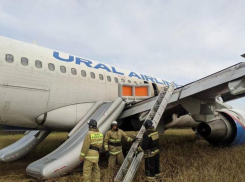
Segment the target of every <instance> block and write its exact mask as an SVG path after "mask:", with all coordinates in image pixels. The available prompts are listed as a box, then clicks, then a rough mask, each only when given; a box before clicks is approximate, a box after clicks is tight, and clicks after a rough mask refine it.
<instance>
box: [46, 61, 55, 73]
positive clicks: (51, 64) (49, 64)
mask: <svg viewBox="0 0 245 182" xmlns="http://www.w3.org/2000/svg"><path fill="white" fill-rule="evenodd" d="M48 69H49V70H50V71H54V69H55V67H54V64H53V63H48Z"/></svg>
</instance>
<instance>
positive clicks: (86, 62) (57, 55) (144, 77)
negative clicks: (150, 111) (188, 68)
mask: <svg viewBox="0 0 245 182" xmlns="http://www.w3.org/2000/svg"><path fill="white" fill-rule="evenodd" d="M53 57H54V58H56V59H58V60H60V61H65V62H73V61H74V59H75V60H76V61H75V63H76V64H77V65H80V64H81V63H83V64H84V65H85V66H87V67H89V68H94V69H104V70H106V71H107V72H113V73H115V74H119V75H125V74H124V73H123V72H119V71H117V70H116V68H115V67H113V66H111V68H109V67H108V66H106V65H104V64H102V63H98V64H97V65H95V66H93V62H92V61H89V60H86V59H83V58H79V57H74V56H72V55H69V58H61V57H60V53H59V52H57V51H54V52H53ZM128 76H129V77H131V78H132V77H135V78H138V79H140V80H145V81H149V80H150V81H151V82H153V83H158V84H164V85H170V83H169V82H168V81H165V80H161V81H162V82H161V81H159V80H158V79H157V78H154V77H151V76H147V75H142V74H137V73H135V72H130V73H129V75H128ZM174 85H175V87H179V86H181V85H179V84H176V83H174Z"/></svg>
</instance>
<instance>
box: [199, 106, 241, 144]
mask: <svg viewBox="0 0 245 182" xmlns="http://www.w3.org/2000/svg"><path fill="white" fill-rule="evenodd" d="M217 112H218V116H216V117H215V118H214V119H212V120H210V121H208V122H202V123H200V124H199V125H198V126H197V132H198V134H199V135H200V136H202V137H203V138H204V139H205V140H207V141H208V142H209V143H211V144H214V145H239V144H244V143H245V112H244V111H239V110H235V109H229V110H228V109H222V110H219V111H217Z"/></svg>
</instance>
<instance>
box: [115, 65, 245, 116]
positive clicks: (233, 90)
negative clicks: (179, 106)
mask: <svg viewBox="0 0 245 182" xmlns="http://www.w3.org/2000/svg"><path fill="white" fill-rule="evenodd" d="M217 96H221V98H222V99H223V101H224V102H226V101H230V100H234V99H238V98H241V97H244V96H245V62H241V63H238V64H236V65H234V66H231V67H229V68H226V69H224V70H221V71H219V72H217V73H214V74H212V75H209V76H207V77H204V78H202V79H200V80H197V81H194V82H192V83H189V84H187V85H184V86H182V87H180V88H176V89H175V91H174V94H173V95H172V97H171V99H170V102H169V104H170V105H171V103H174V102H177V101H178V100H180V99H184V98H187V97H193V98H197V99H205V100H208V99H214V98H216V97H217ZM154 101H155V97H152V98H149V99H147V100H143V101H142V102H139V103H136V104H134V105H133V106H131V107H129V108H125V110H124V111H123V113H122V114H121V115H120V118H124V117H127V116H130V115H133V114H137V113H140V112H143V111H147V110H149V109H151V107H152V104H153V103H154ZM139 106H140V107H139Z"/></svg>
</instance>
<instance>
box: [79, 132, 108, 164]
mask: <svg viewBox="0 0 245 182" xmlns="http://www.w3.org/2000/svg"><path fill="white" fill-rule="evenodd" d="M102 146H103V134H102V133H100V132H99V130H98V129H89V132H88V134H87V136H86V137H85V140H84V142H83V147H82V150H81V154H80V155H81V157H84V158H85V159H87V160H89V161H91V162H98V161H99V150H101V149H102Z"/></svg>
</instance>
